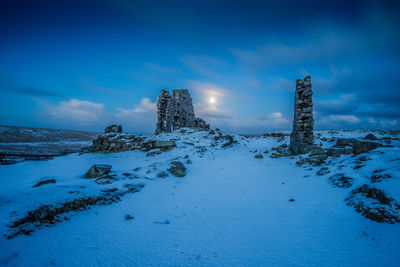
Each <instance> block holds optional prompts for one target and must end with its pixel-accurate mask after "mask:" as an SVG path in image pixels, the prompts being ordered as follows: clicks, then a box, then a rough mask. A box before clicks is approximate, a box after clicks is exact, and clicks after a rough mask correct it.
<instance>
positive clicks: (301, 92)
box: [290, 76, 314, 154]
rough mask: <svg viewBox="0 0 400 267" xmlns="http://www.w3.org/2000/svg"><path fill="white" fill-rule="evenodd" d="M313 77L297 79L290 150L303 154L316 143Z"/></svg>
mask: <svg viewBox="0 0 400 267" xmlns="http://www.w3.org/2000/svg"><path fill="white" fill-rule="evenodd" d="M312 94H313V92H312V89H311V77H310V76H307V77H305V78H304V80H301V79H298V80H297V81H296V91H295V101H294V119H293V130H292V133H291V134H290V151H291V152H292V153H294V154H303V153H307V152H308V151H309V148H310V146H312V145H313V143H314V133H313V131H314V119H313V103H312Z"/></svg>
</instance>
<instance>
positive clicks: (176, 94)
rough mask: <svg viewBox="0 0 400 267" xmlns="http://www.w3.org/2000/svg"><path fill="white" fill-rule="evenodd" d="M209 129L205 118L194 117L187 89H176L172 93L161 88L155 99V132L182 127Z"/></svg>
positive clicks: (170, 130)
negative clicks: (156, 99)
mask: <svg viewBox="0 0 400 267" xmlns="http://www.w3.org/2000/svg"><path fill="white" fill-rule="evenodd" d="M182 127H191V128H201V129H206V130H207V129H210V125H209V124H207V123H206V121H205V120H203V119H200V118H196V116H195V114H194V109H193V102H192V98H191V96H190V94H189V91H188V89H176V90H173V91H172V95H171V94H170V93H169V92H168V91H166V90H161V94H160V96H159V98H158V101H157V125H156V134H159V133H161V132H172V131H173V130H176V129H179V128H182Z"/></svg>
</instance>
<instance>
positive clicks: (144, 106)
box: [115, 98, 157, 133]
mask: <svg viewBox="0 0 400 267" xmlns="http://www.w3.org/2000/svg"><path fill="white" fill-rule="evenodd" d="M115 120H116V121H117V122H118V123H120V124H122V125H123V126H124V128H126V129H128V130H131V131H134V132H136V133H140V132H141V133H152V132H153V131H154V129H155V124H156V121H157V107H156V103H153V102H151V100H150V99H149V98H142V99H141V100H140V104H138V105H136V106H135V107H133V108H132V109H123V108H117V113H116V114H115Z"/></svg>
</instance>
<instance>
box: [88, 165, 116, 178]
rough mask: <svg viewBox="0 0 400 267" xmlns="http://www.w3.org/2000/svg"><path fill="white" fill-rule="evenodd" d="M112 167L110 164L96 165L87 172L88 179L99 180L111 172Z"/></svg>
mask: <svg viewBox="0 0 400 267" xmlns="http://www.w3.org/2000/svg"><path fill="white" fill-rule="evenodd" d="M111 168H112V166H111V165H108V164H94V165H93V166H92V167H90V169H89V170H88V171H87V172H86V174H85V177H86V178H97V177H101V176H103V175H106V174H108V173H109V172H110V171H111Z"/></svg>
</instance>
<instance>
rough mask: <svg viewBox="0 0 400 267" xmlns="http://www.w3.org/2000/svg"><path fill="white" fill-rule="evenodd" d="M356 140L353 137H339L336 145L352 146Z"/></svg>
mask: <svg viewBox="0 0 400 267" xmlns="http://www.w3.org/2000/svg"><path fill="white" fill-rule="evenodd" d="M354 141H356V140H355V139H353V138H338V139H337V140H336V144H335V145H334V146H335V147H345V146H352V144H353V143H354Z"/></svg>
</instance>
